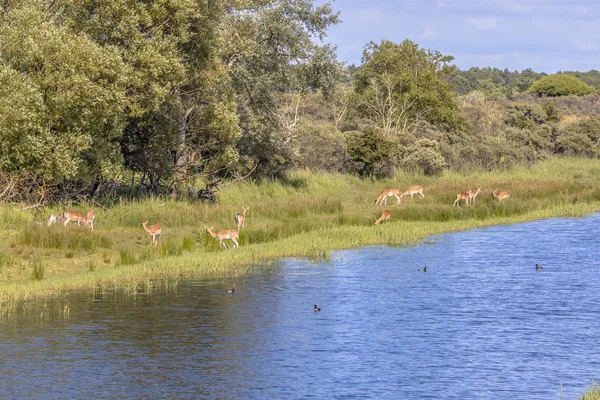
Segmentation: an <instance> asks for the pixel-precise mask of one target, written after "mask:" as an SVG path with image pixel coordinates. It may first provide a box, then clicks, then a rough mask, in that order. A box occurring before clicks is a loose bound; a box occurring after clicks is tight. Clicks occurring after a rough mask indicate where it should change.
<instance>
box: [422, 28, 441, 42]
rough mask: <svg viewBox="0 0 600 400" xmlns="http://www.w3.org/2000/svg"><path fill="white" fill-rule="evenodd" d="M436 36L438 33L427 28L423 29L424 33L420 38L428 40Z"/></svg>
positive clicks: (433, 29)
mask: <svg viewBox="0 0 600 400" xmlns="http://www.w3.org/2000/svg"><path fill="white" fill-rule="evenodd" d="M437 35H438V33H437V32H436V30H435V28H432V27H430V26H428V27H427V28H425V31H424V32H423V34H422V35H421V37H422V38H428V39H430V38H434V37H436V36H437Z"/></svg>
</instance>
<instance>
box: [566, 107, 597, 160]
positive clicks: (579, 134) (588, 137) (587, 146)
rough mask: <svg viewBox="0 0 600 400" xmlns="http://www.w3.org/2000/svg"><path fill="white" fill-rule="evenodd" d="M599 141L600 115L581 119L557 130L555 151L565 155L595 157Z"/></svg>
mask: <svg viewBox="0 0 600 400" xmlns="http://www.w3.org/2000/svg"><path fill="white" fill-rule="evenodd" d="M598 143H600V117H593V118H589V119H585V120H581V121H579V122H576V123H574V124H571V125H568V126H566V127H565V128H563V129H562V130H561V131H559V135H558V137H557V138H556V152H557V153H560V154H567V155H585V156H587V157H596V156H597V155H598V149H597V146H598Z"/></svg>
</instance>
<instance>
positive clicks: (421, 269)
mask: <svg viewBox="0 0 600 400" xmlns="http://www.w3.org/2000/svg"><path fill="white" fill-rule="evenodd" d="M419 272H427V267H423V268H419Z"/></svg>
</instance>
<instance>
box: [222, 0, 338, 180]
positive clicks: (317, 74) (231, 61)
mask: <svg viewBox="0 0 600 400" xmlns="http://www.w3.org/2000/svg"><path fill="white" fill-rule="evenodd" d="M232 3H235V4H234V8H233V10H232V11H231V12H229V13H227V15H226V17H225V18H224V20H223V25H222V27H223V28H222V31H221V33H222V36H221V40H222V41H221V43H222V48H221V49H220V54H221V58H222V59H223V60H224V62H225V64H226V65H227V67H228V72H229V76H230V77H231V82H232V88H233V89H234V91H235V94H236V96H237V105H238V107H237V110H238V113H239V116H240V127H241V129H242V137H241V139H240V142H239V145H238V151H239V152H240V155H241V160H242V163H247V164H254V163H258V164H259V167H258V170H257V171H258V173H260V174H263V175H268V176H280V175H281V174H282V173H283V172H284V171H285V170H286V169H287V168H289V167H290V166H291V165H292V163H291V162H292V159H293V156H294V154H295V149H294V147H293V144H294V141H293V139H294V137H295V136H296V135H297V127H298V124H297V122H298V114H297V112H296V111H297V109H298V107H297V104H298V103H297V101H298V99H299V97H298V96H299V95H301V94H304V93H307V92H309V91H315V90H319V89H320V90H323V91H324V93H325V94H330V93H331V92H332V90H333V88H334V86H335V84H336V83H337V81H338V80H339V77H340V74H341V72H342V71H341V66H340V64H339V63H338V62H337V61H336V57H335V51H334V48H333V47H332V46H330V45H327V44H322V43H321V40H322V39H323V38H324V36H325V34H326V31H327V29H328V28H329V27H330V26H331V25H332V24H336V23H338V22H339V18H338V13H336V12H334V11H333V9H332V8H331V5H330V4H329V3H325V4H322V5H318V6H317V5H315V4H314V2H313V1H312V0H283V1H275V0H267V1H262V0H261V1H259V0H247V1H239V2H232ZM290 94H291V95H292V97H291V98H290Z"/></svg>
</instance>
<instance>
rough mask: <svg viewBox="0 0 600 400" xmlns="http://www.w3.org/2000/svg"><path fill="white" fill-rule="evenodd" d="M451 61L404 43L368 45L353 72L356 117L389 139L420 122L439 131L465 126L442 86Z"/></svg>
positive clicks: (449, 88) (445, 86)
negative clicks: (361, 63)
mask: <svg viewBox="0 0 600 400" xmlns="http://www.w3.org/2000/svg"><path fill="white" fill-rule="evenodd" d="M452 60H453V57H451V56H445V55H443V54H441V53H440V52H438V51H431V50H425V49H421V48H419V46H418V45H417V44H416V43H414V42H411V41H410V40H405V41H404V42H402V43H400V44H396V43H393V42H390V41H386V40H384V41H382V42H381V43H380V44H376V43H373V42H371V43H369V44H368V45H367V46H366V47H365V50H364V52H363V65H362V66H361V68H360V70H359V71H358V72H357V73H356V74H355V81H354V91H355V95H356V101H355V103H354V105H355V112H356V114H357V116H358V117H360V118H363V119H366V120H367V121H369V123H370V124H372V125H373V126H375V127H378V128H380V129H382V130H383V131H384V132H386V133H387V134H391V135H397V134H399V133H405V132H414V131H415V130H416V129H418V127H419V125H421V124H423V123H429V124H431V125H434V126H436V127H437V128H438V129H441V130H444V131H456V130H458V129H461V128H463V127H465V121H464V119H463V118H462V116H461V115H460V113H459V110H458V105H457V103H456V100H455V93H454V91H453V88H452V86H451V84H450V83H448V82H447V79H448V78H449V77H450V76H451V75H452V74H453V72H454V67H453V66H451V65H450V62H451V61H452Z"/></svg>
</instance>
